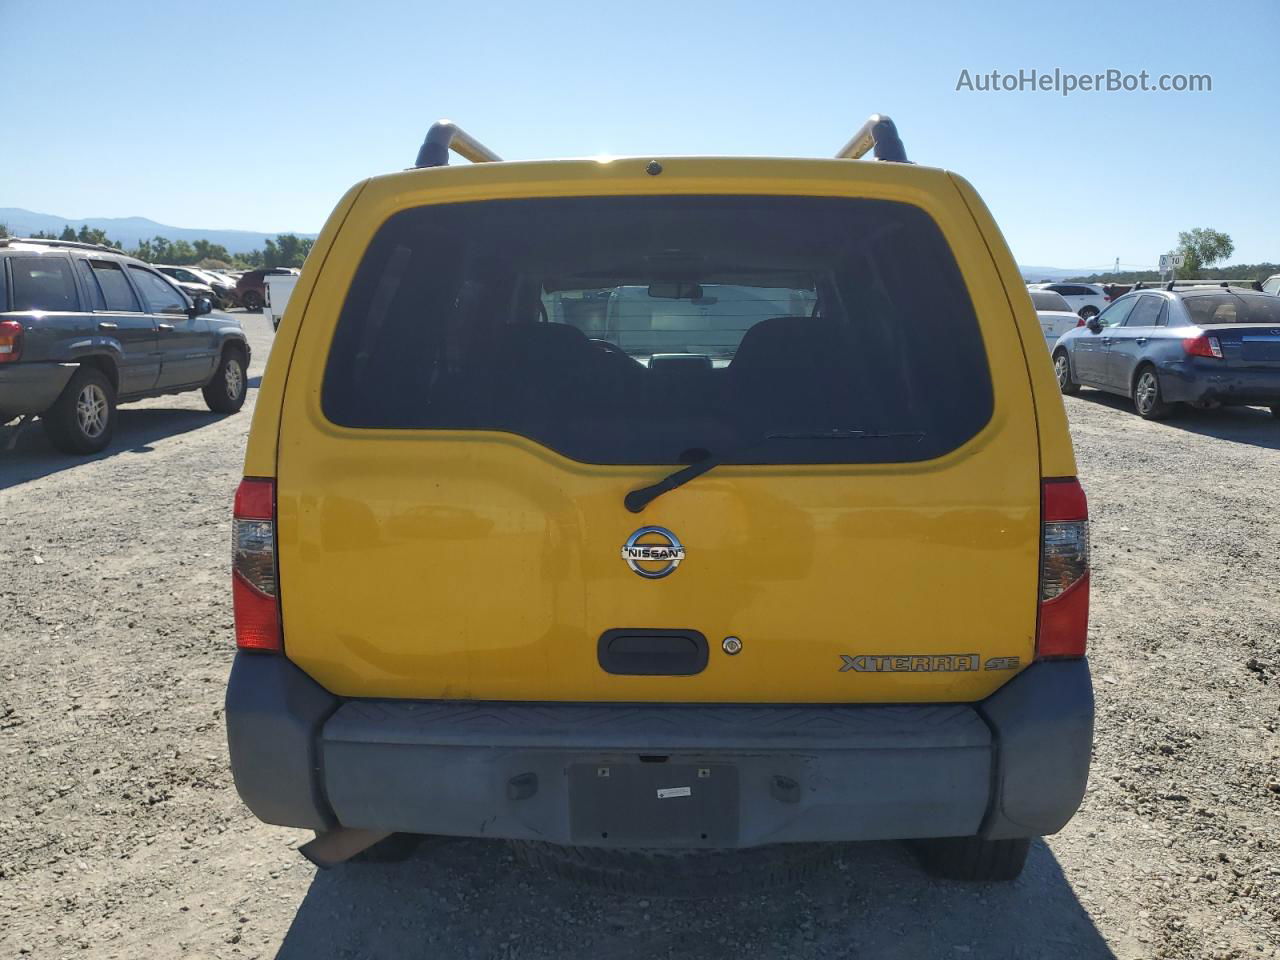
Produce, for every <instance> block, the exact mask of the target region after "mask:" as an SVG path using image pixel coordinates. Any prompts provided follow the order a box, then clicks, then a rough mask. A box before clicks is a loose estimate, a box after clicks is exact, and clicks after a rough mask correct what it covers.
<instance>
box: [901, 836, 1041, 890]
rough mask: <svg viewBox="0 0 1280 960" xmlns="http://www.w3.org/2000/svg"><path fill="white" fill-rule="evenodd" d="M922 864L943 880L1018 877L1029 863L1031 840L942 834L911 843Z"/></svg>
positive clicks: (1000, 880) (1013, 878) (983, 879)
mask: <svg viewBox="0 0 1280 960" xmlns="http://www.w3.org/2000/svg"><path fill="white" fill-rule="evenodd" d="M911 846H912V848H913V849H914V850H915V854H916V857H917V858H918V859H919V860H920V865H921V866H922V867H924V869H925V871H926V872H927V873H929V874H931V875H932V876H935V877H940V878H942V879H944V880H970V881H976V882H979V883H993V882H1005V883H1007V882H1008V881H1010V880H1016V879H1018V876H1019V875H1020V874H1021V873H1022V868H1023V866H1024V865H1025V864H1026V862H1027V851H1028V850H1030V849H1031V840H1030V839H1029V838H1026V837H1022V838H1019V839H1016V840H983V839H982V838H981V837H939V838H937V839H934V840H915V841H912V843H911Z"/></svg>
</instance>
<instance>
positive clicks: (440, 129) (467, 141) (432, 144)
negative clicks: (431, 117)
mask: <svg viewBox="0 0 1280 960" xmlns="http://www.w3.org/2000/svg"><path fill="white" fill-rule="evenodd" d="M450 150H452V151H453V152H454V153H456V154H457V155H458V156H460V157H462V158H464V159H466V160H470V161H471V162H472V163H496V162H497V161H499V160H501V159H502V158H501V157H500V156H498V155H497V154H496V153H494V152H493V151H492V150H490V149H489V148H488V147H486V146H485V145H484V144H483V143H481V142H480V141H479V140H477V139H476V138H475V137H473V136H471V134H469V133H467V131H465V130H463V129H462V128H461V127H460V126H458V125H457V124H456V123H454V122H453V121H452V120H437V121H436V122H435V123H433V124H432V125H431V129H430V130H428V131H427V138H426V139H425V140H423V141H422V146H421V147H420V148H419V149H418V159H417V160H416V161H415V162H414V164H413V165H414V167H447V166H448V165H449V151H450Z"/></svg>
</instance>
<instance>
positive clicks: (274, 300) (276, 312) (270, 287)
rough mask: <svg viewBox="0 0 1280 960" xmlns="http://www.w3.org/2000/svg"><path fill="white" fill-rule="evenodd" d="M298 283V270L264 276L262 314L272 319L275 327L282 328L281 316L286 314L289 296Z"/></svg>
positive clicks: (276, 328) (272, 324)
mask: <svg viewBox="0 0 1280 960" xmlns="http://www.w3.org/2000/svg"><path fill="white" fill-rule="evenodd" d="M297 285H298V271H297V270H294V271H292V272H290V273H281V274H267V275H266V276H265V277H263V278H262V286H263V302H262V315H263V316H264V317H266V318H267V319H268V320H270V321H271V326H272V328H273V329H275V330H279V329H280V318H281V317H283V316H284V308H285V306H286V305H287V304H288V303H289V296H290V294H292V293H293V288H294V287H296V286H297Z"/></svg>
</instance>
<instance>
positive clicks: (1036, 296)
mask: <svg viewBox="0 0 1280 960" xmlns="http://www.w3.org/2000/svg"><path fill="white" fill-rule="evenodd" d="M1029 292H1030V294H1031V304H1032V306H1034V307H1035V308H1036V316H1037V317H1039V318H1040V329H1041V330H1043V331H1044V339H1045V342H1046V343H1047V344H1048V345H1049V349H1050V350H1053V345H1054V344H1055V343H1057V342H1058V338H1059V337H1061V336H1062V335H1063V334H1064V333H1066V332H1067V331H1068V330H1074V329H1075V328H1076V327H1079V326H1083V325H1084V320H1083V319H1082V318H1081V317H1079V316H1077V315H1076V312H1075V311H1074V310H1072V309H1071V304H1069V303H1067V301H1066V300H1064V299H1063V297H1062V294H1060V293H1054V292H1053V291H1052V290H1031V291H1029Z"/></svg>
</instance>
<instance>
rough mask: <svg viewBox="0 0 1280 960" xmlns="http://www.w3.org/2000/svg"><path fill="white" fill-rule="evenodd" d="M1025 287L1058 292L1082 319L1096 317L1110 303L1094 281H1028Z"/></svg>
mask: <svg viewBox="0 0 1280 960" xmlns="http://www.w3.org/2000/svg"><path fill="white" fill-rule="evenodd" d="M1027 289H1028V290H1051V291H1053V292H1054V293H1056V294H1060V295H1061V296H1062V298H1063V299H1064V300H1066V301H1067V303H1068V304H1070V306H1071V309H1072V310H1074V311H1075V312H1076V313H1077V314H1079V315H1080V318H1081V319H1082V320H1088V319H1089V318H1090V317H1096V316H1097V315H1098V314H1100V313H1101V312H1102V311H1103V310H1105V309H1107V305H1108V304H1109V303H1111V297H1110V296H1108V295H1107V292H1106V291H1105V290H1104V289H1102V287H1101V286H1099V285H1098V284H1096V283H1029V284H1027Z"/></svg>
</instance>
